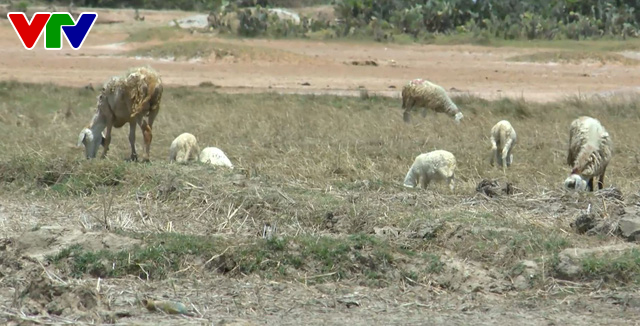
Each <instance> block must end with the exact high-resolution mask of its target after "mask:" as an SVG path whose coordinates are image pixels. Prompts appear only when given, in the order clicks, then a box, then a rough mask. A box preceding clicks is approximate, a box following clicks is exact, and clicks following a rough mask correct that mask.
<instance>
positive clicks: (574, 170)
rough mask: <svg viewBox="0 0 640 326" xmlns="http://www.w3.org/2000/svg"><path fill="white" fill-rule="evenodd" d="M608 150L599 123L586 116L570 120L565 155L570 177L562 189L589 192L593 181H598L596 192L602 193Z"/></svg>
mask: <svg viewBox="0 0 640 326" xmlns="http://www.w3.org/2000/svg"><path fill="white" fill-rule="evenodd" d="M612 150H613V142H612V141H611V136H610V135H609V133H608V132H607V131H606V130H605V129H604V127H603V126H602V124H600V121H598V120H596V119H594V118H591V117H586V116H583V117H579V118H578V119H575V120H573V122H572V123H571V126H570V127H569V152H568V155H567V164H568V165H569V166H570V167H571V175H569V177H568V178H567V179H566V180H565V181H564V186H565V187H566V188H568V189H575V190H589V191H593V190H594V189H593V179H594V178H595V177H598V189H602V188H603V187H604V173H605V171H606V169H607V165H608V164H609V161H610V160H611V157H612Z"/></svg>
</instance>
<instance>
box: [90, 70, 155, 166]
mask: <svg viewBox="0 0 640 326" xmlns="http://www.w3.org/2000/svg"><path fill="white" fill-rule="evenodd" d="M162 90H163V86H162V80H161V79H160V75H158V73H156V72H155V71H154V70H153V69H151V68H149V67H139V68H135V69H133V70H131V71H130V72H129V73H128V74H127V76H125V77H112V78H111V79H110V80H109V81H107V82H106V83H105V84H104V86H103V87H102V90H101V91H100V95H98V103H97V108H96V112H95V114H94V116H93V119H92V120H91V123H90V124H89V125H88V126H87V127H86V128H84V129H83V130H82V131H81V132H80V135H79V137H78V146H80V145H82V144H84V147H85V154H86V157H87V158H95V157H96V154H97V152H98V147H99V146H100V145H102V146H103V147H104V149H103V152H102V158H104V157H105V156H106V155H107V152H108V151H109V144H110V143H111V128H113V127H115V128H121V127H122V126H124V125H125V124H126V123H129V143H130V145H131V160H132V161H136V160H137V159H138V154H137V152H136V146H135V144H136V124H137V125H139V126H140V129H142V134H143V136H144V158H143V161H149V151H150V147H151V139H152V134H151V128H152V126H153V121H154V119H155V118H156V116H157V115H158V112H159V110H160V102H161V99H162ZM145 117H146V120H145ZM105 128H106V131H105V133H104V134H103V133H102V131H103V130H105Z"/></svg>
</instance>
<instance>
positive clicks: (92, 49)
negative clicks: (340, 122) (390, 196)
mask: <svg viewBox="0 0 640 326" xmlns="http://www.w3.org/2000/svg"><path fill="white" fill-rule="evenodd" d="M99 13H100V15H101V16H100V17H101V18H104V19H109V20H119V21H123V23H120V24H107V25H96V26H95V27H94V30H92V32H91V34H89V37H88V39H87V42H86V43H85V45H84V47H83V48H82V49H81V50H79V51H73V50H70V49H63V50H62V51H46V50H44V49H43V48H42V42H43V40H40V41H39V42H40V43H39V44H38V45H37V46H36V49H34V50H32V51H26V50H25V49H24V48H22V47H21V46H20V43H19V40H18V39H17V36H16V34H15V32H14V31H13V30H12V27H11V26H10V24H9V22H8V21H7V20H0V32H1V33H0V80H8V79H15V80H20V81H27V82H53V83H58V84H63V85H72V86H84V85H86V84H88V83H93V84H94V85H96V84H101V83H102V82H103V81H104V80H105V79H106V78H107V77H108V76H110V75H114V74H120V73H121V72H122V71H123V70H126V69H127V68H129V67H131V66H133V65H140V64H147V63H148V64H151V65H153V66H154V67H156V68H157V69H159V70H160V71H161V72H162V74H163V78H164V80H165V82H166V83H167V84H168V85H198V84H199V83H201V82H204V81H210V82H212V83H214V84H215V85H218V86H221V87H222V89H221V90H222V91H231V92H247V91H267V90H270V91H278V92H283V93H316V94H319V93H332V94H340V95H357V94H358V93H359V88H366V89H367V90H369V91H370V92H375V93H380V94H384V95H388V96H399V89H400V88H401V87H402V85H403V84H404V83H405V82H406V81H407V80H409V79H411V78H416V77H424V78H429V79H432V80H434V81H436V82H438V83H439V84H441V85H443V86H444V87H445V88H447V89H451V88H455V89H457V90H459V91H463V92H470V93H472V94H476V95H480V96H483V97H485V98H495V97H501V96H523V97H524V98H526V99H528V100H534V101H550V100H554V99H558V98H562V97H564V96H568V95H575V94H579V93H593V92H604V91H621V90H634V89H637V88H638V82H637V73H636V72H637V69H636V68H634V67H632V66H623V65H613V64H607V65H602V64H590V65H586V64H583V65H577V64H538V63H517V62H507V61H505V59H506V58H508V57H510V56H514V55H518V54H522V53H527V52H531V50H522V49H508V48H488V47H477V46H435V45H393V44H349V43H345V42H319V41H306V40H253V39H242V40H228V39H215V38H212V41H217V42H226V43H231V44H241V45H243V46H249V47H260V48H267V49H278V50H283V49H284V50H286V51H289V52H293V53H295V54H298V55H300V57H301V58H303V59H301V60H295V61H287V60H273V59H264V60H260V59H259V60H257V61H252V60H248V59H236V60H233V61H229V60H211V59H205V60H203V61H200V62H184V61H183V62H180V61H177V62H176V61H167V60H164V61H162V60H153V59H136V58H127V57H124V56H123V55H122V52H123V51H124V50H126V49H127V47H126V46H125V45H124V44H122V43H121V42H122V41H123V40H124V39H125V38H126V36H127V33H126V31H128V30H132V29H133V28H139V27H140V26H141V25H142V24H147V25H142V26H149V25H154V26H159V25H164V24H166V23H168V22H169V21H170V20H171V19H173V18H180V17H184V16H188V15H189V14H188V13H179V12H165V13H152V12H143V13H142V14H144V15H146V16H147V17H149V18H147V22H145V23H141V22H135V21H133V19H132V17H133V14H132V13H131V12H128V11H122V10H120V11H118V10H110V11H105V13H102V12H101V11H99ZM114 56H115V57H114ZM365 60H371V61H375V62H376V63H377V64H378V66H359V65H358V66H356V65H352V64H351V63H352V62H353V61H365ZM303 84H304V85H303ZM306 84H308V85H306Z"/></svg>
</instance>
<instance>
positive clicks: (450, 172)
mask: <svg viewBox="0 0 640 326" xmlns="http://www.w3.org/2000/svg"><path fill="white" fill-rule="evenodd" d="M455 170H456V158H455V156H453V154H451V153H450V152H447V151H444V150H435V151H432V152H428V153H423V154H420V155H418V156H417V157H416V159H415V160H414V161H413V165H411V168H410V169H409V172H407V175H406V176H405V178H404V186H405V187H407V188H414V187H416V185H417V184H418V182H419V181H420V184H421V186H422V188H423V189H426V188H427V186H428V185H429V183H430V182H431V181H440V180H446V181H447V184H448V185H449V188H450V189H451V190H452V191H453V189H454V188H455Z"/></svg>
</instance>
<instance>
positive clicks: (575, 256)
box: [555, 243, 636, 280]
mask: <svg viewBox="0 0 640 326" xmlns="http://www.w3.org/2000/svg"><path fill="white" fill-rule="evenodd" d="M633 248H636V245H634V244H631V243H622V244H617V245H611V246H603V247H597V248H589V249H582V248H568V249H565V250H563V251H561V252H560V254H559V255H558V259H559V262H558V265H557V266H556V268H555V272H556V273H557V274H558V276H559V277H561V278H563V279H566V280H573V279H576V278H578V277H580V275H581V274H582V265H583V262H584V260H585V259H587V258H590V257H592V256H604V255H621V254H623V253H624V252H626V251H628V250H631V249H633Z"/></svg>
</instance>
